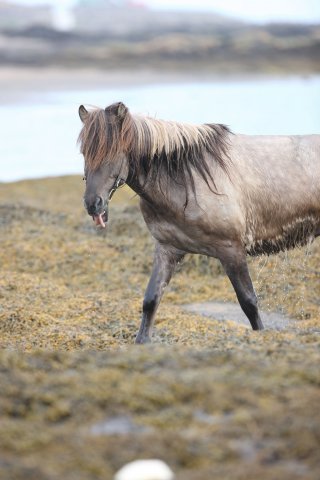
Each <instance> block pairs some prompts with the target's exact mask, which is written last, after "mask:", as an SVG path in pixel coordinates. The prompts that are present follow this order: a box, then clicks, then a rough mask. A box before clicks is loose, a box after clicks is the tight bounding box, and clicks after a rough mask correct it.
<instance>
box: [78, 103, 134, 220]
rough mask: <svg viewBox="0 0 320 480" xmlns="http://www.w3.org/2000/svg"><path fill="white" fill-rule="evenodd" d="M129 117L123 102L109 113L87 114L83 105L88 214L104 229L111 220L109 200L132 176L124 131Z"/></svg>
mask: <svg viewBox="0 0 320 480" xmlns="http://www.w3.org/2000/svg"><path fill="white" fill-rule="evenodd" d="M129 115H130V114H129V113H128V109H127V107H126V106H125V105H124V104H123V103H116V104H113V105H111V106H110V107H107V108H106V109H105V110H103V109H95V110H92V111H87V110H86V109H85V107H84V106H83V105H81V106H80V107H79V116H80V118H81V120H82V122H83V128H82V130H81V132H80V136H79V141H80V144H81V152H82V153H83V156H84V163H85V167H84V178H85V180H86V190H85V194H84V204H85V207H86V209H87V211H88V214H89V215H91V216H92V218H93V219H94V221H95V222H96V224H97V225H101V226H102V227H105V223H106V222H107V221H108V203H109V200H110V199H111V197H112V195H113V193H114V192H115V191H116V189H117V188H118V187H119V186H121V185H123V184H124V183H125V182H126V180H127V177H128V172H129V167H128V158H127V153H126V145H125V140H124V139H125V135H124V129H125V123H126V117H127V116H129Z"/></svg>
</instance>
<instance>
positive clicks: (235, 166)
mask: <svg viewBox="0 0 320 480" xmlns="http://www.w3.org/2000/svg"><path fill="white" fill-rule="evenodd" d="M79 113H80V117H81V119H82V121H83V123H84V125H83V128H82V131H81V133H80V136H79V140H80V144H81V151H82V153H83V155H84V158H85V176H86V179H87V187H86V193H85V202H86V206H87V209H88V212H89V214H91V215H92V216H93V217H94V218H95V219H96V222H97V223H100V224H101V225H102V224H104V223H103V220H102V219H103V218H105V219H107V206H108V197H109V194H110V192H113V191H114V190H115V188H117V187H118V185H119V183H122V182H126V183H128V185H129V186H130V187H131V188H132V189H133V190H135V191H136V192H137V193H138V194H139V195H140V199H141V202H140V206H141V210H142V214H143V216H144V219H145V221H146V224H147V226H148V228H149V230H150V232H151V234H152V235H153V237H154V238H155V239H156V251H155V260H154V268H153V273H152V276H151V279H150V282H149V286H148V289H147V292H146V297H145V302H144V312H143V319H142V324H141V328H140V331H139V334H138V337H137V342H139V343H140V342H144V341H148V339H149V333H150V327H151V324H152V322H153V318H154V314H155V311H156V308H157V305H158V303H159V301H160V298H161V295H162V291H163V288H164V285H166V284H167V283H168V281H169V280H170V278H171V275H172V273H173V270H174V267H175V265H176V263H177V262H178V261H180V260H181V258H183V256H184V255H185V253H201V254H205V255H209V256H213V257H216V258H218V259H219V260H220V261H221V263H222V265H223V267H224V268H225V271H226V273H227V275H228V276H229V278H230V280H231V282H232V285H233V287H234V289H235V292H236V294H237V297H238V300H239V302H240V305H241V307H242V309H243V310H244V312H245V313H246V315H247V316H248V318H249V320H250V322H251V325H252V327H253V328H254V329H260V328H262V323H261V319H260V317H259V312H258V308H257V301H256V296H255V293H254V290H253V287H252V283H251V279H250V276H249V272H248V269H247V264H246V260H245V256H246V254H250V255H260V254H270V253H276V252H279V251H281V250H285V249H289V248H294V247H295V246H299V245H304V244H306V243H308V242H310V241H312V240H313V239H314V238H315V237H316V236H318V235H319V234H320V135H304V136H247V135H239V134H233V133H231V132H230V130H229V129H228V128H227V127H226V126H224V125H219V124H205V125H189V124H185V123H177V122H172V121H163V120H158V119H153V118H149V117H143V116H136V115H132V114H131V113H130V112H129V110H128V109H127V107H126V106H125V105H123V104H122V103H118V104H113V105H111V106H109V107H107V108H106V109H105V110H103V109H96V110H93V111H91V112H88V111H87V110H86V109H85V108H84V107H82V106H81V107H80V109H79ZM117 182H118V183H117Z"/></svg>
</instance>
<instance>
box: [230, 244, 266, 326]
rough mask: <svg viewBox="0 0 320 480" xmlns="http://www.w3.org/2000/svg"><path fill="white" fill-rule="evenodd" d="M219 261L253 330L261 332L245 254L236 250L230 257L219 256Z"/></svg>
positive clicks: (256, 303) (260, 323)
mask: <svg viewBox="0 0 320 480" xmlns="http://www.w3.org/2000/svg"><path fill="white" fill-rule="evenodd" d="M220 261H221V263H222V265H223V267H224V269H225V272H226V274H227V275H228V277H229V279H230V281H231V283H232V285H233V288H234V290H235V292H236V295H237V298H238V301H239V303H240V306H241V308H242V310H243V311H244V313H245V314H246V316H247V317H248V319H249V321H250V323H251V326H252V328H253V330H263V323H262V321H261V318H260V314H259V310H258V302H257V297H256V294H255V291H254V288H253V285H252V281H251V278H250V274H249V270H248V265H247V261H246V257H245V254H244V253H243V252H241V251H240V252H239V251H238V249H237V250H235V251H233V252H232V254H231V255H230V252H228V254H227V255H221V256H220Z"/></svg>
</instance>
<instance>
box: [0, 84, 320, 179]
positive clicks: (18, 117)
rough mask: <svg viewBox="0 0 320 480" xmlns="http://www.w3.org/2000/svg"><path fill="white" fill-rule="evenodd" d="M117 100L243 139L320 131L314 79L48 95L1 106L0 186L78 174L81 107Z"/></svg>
mask: <svg viewBox="0 0 320 480" xmlns="http://www.w3.org/2000/svg"><path fill="white" fill-rule="evenodd" d="M119 100H121V101H123V102H124V103H126V104H127V105H128V106H129V108H130V109H131V110H132V111H133V112H136V113H144V114H148V115H151V116H157V117H158V118H164V119H172V120H179V121H186V122H193V123H204V122H216V123H226V124H227V125H229V126H230V127H231V128H232V130H233V131H234V132H241V133H247V134H306V133H320V77H319V76H315V77H310V78H300V77H290V78H284V79H272V80H270V79H264V80H257V79H254V80H243V81H239V80H237V81H230V80H228V81H225V82H223V81H221V82H210V83H190V84H161V85H154V84H153V85H150V86H141V87H132V88H128V87H121V88H111V89H110V88H109V89H106V90H95V91H74V92H65V93H61V92H59V93H55V92H52V93H50V94H47V95H46V96H42V97H40V96H39V97H33V98H31V97H29V98H27V99H26V101H25V102H24V103H21V104H14V105H5V106H1V105H0V132H1V141H0V158H1V169H0V170H1V173H0V181H11V180H19V179H23V178H35V177H42V176H53V175H63V174H71V173H82V163H83V162H82V157H81V155H80V154H79V153H78V149H77V147H76V139H77V136H78V133H79V130H80V128H81V123H80V120H79V118H78V114H77V109H78V106H79V104H81V103H85V104H92V105H98V106H106V105H109V104H110V103H112V102H115V101H119Z"/></svg>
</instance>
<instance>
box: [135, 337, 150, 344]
mask: <svg viewBox="0 0 320 480" xmlns="http://www.w3.org/2000/svg"><path fill="white" fill-rule="evenodd" d="M145 343H151V338H150V337H142V336H140V335H138V336H137V338H136V341H135V344H136V345H143V344H145Z"/></svg>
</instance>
